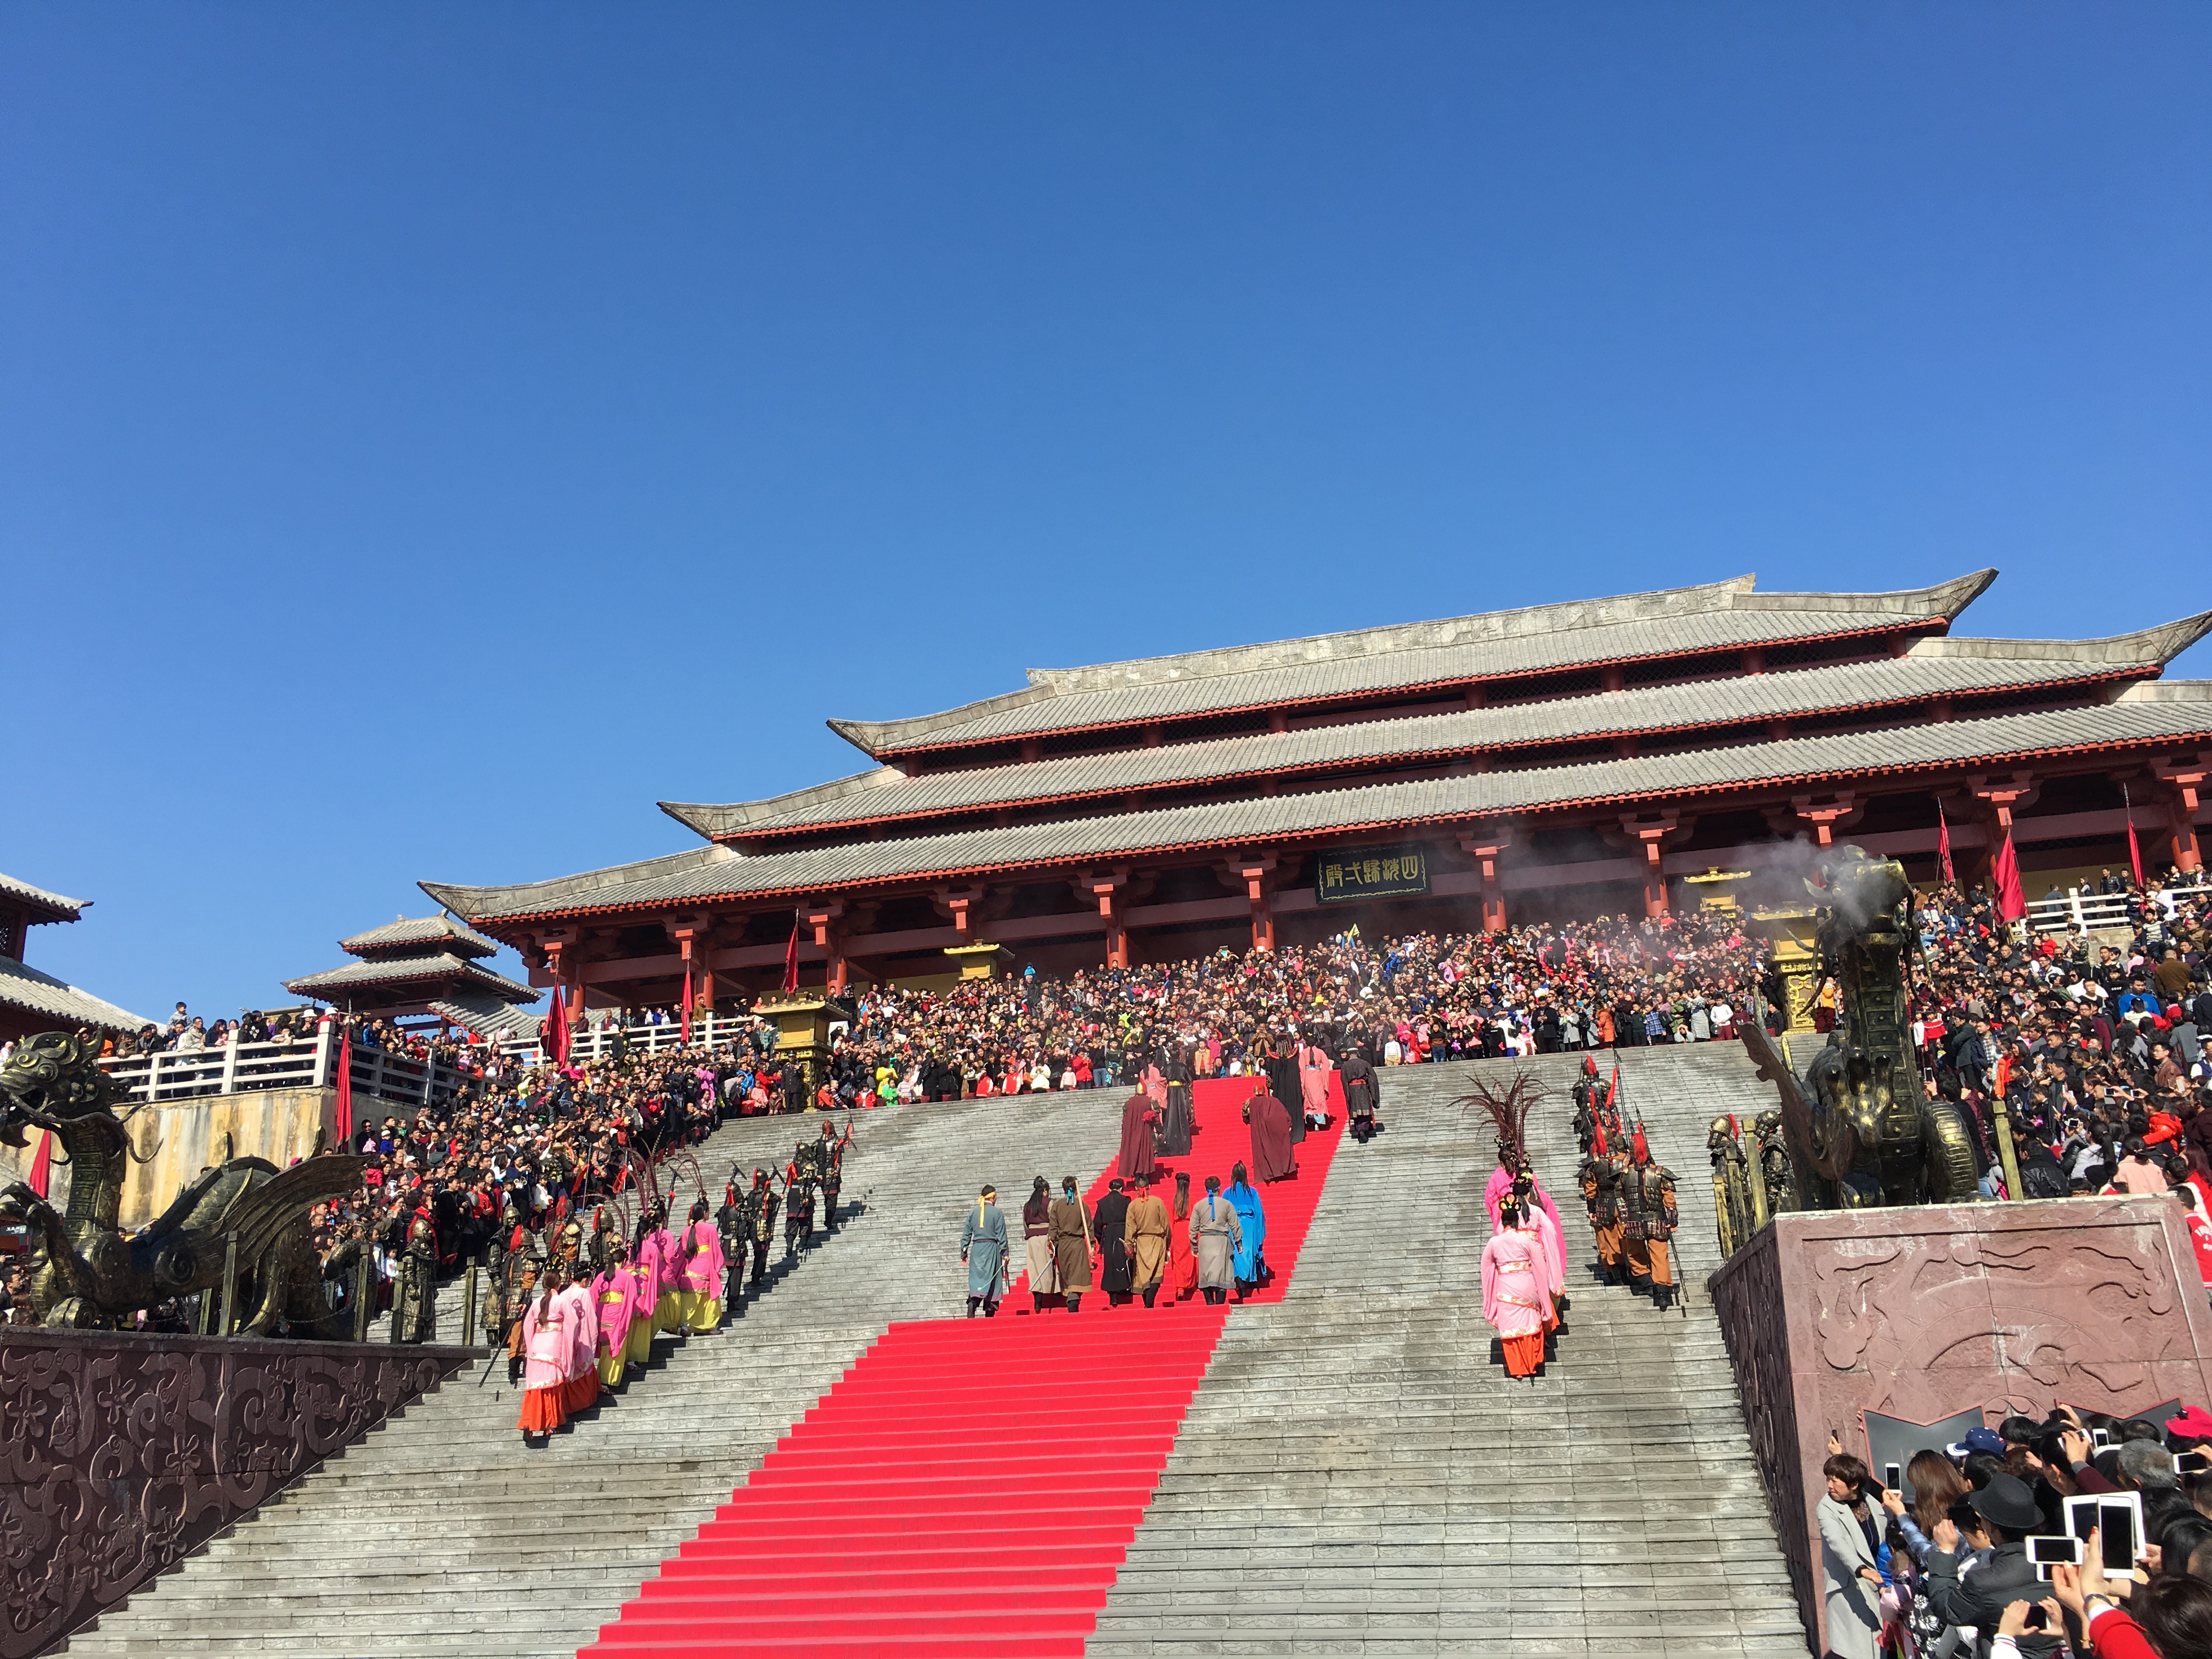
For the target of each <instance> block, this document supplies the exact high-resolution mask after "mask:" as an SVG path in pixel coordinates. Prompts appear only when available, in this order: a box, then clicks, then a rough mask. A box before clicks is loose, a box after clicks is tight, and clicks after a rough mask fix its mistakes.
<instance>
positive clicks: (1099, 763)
mask: <svg viewBox="0 0 2212 1659" xmlns="http://www.w3.org/2000/svg"><path fill="white" fill-rule="evenodd" d="M1995 576H1996V572H1994V571H1988V570H1984V571H1979V572H1977V573H1975V574H1972V575H1966V576H1961V577H1959V578H1958V579H1956V580H1952V581H1947V582H1943V583H1941V584H1939V585H1937V586H1933V587H1924V588H1916V589H1911V590H1907V591H1904V592H1887V593H1764V592H1759V591H1758V589H1757V587H1756V586H1755V585H1754V582H1753V578H1751V577H1749V576H1743V577H1739V578H1737V579H1735V580H1729V581H1723V582H1716V583H1712V584H1710V585H1708V586H1698V587H1685V588H1675V589H1672V590H1669V591H1667V592H1656V593H1637V594H1630V595H1626V596H1625V597H1621V598H1617V599H1593V600H1589V601H1585V602H1581V603H1576V604H1568V605H1539V606H1534V607H1531V608H1529V609H1526V610H1520V611H1495V612H1491V613H1488V614H1486V615H1482V616H1474V617H1455V618H1451V619H1449V620H1446V621H1441V622H1428V623H1409V624H1407V625H1404V626H1400V627H1391V628H1376V629H1361V630H1358V631H1356V632H1352V633H1344V634H1326V635H1316V636H1315V637H1312V638H1309V639H1300V640H1288V641H1281V642H1279V643H1276V644H1271V645H1249V646H1238V647H1229V648H1227V649H1223V650H1217V651H1203V652H1196V653H1191V654H1188V655H1185V656H1176V657H1157V658H1149V659H1143V660H1139V661H1134V662H1119V663H1107V664H1103V665H1099V666H1097V667H1091V668H1073V669H1039V670H1032V671H1030V676H1029V680H1030V683H1029V684H1027V685H1026V686H1024V687H1023V688H1022V689H1020V690H1016V691H1012V692H1008V693H1006V695H1004V696H997V697H992V698H988V699H987V700H985V701H983V702H976V703H970V704H969V705H968V706H966V707H964V708H953V709H948V710H946V711H945V712H944V713H942V714H921V715H916V716H914V717H911V718H908V719H905V720H882V721H862V720H831V721H830V722H829V725H830V726H831V728H832V729H833V730H835V731H836V732H838V733H839V734H840V735H842V737H844V738H846V739H848V741H849V742H851V743H852V744H854V747H856V748H858V749H860V750H862V751H864V752H865V753H866V755H867V756H868V757H869V759H870V761H871V762H872V765H871V766H870V767H869V768H868V769H866V770H865V771H861V772H858V773H855V774H854V775H852V776H849V777H845V778H840V779H838V780H836V781H834V782H830V783H825V784H822V785H820V786H818V787H814V788H811V789H804V790H800V791H799V792H797V793H793V794H788V795H781V796H778V797H776V798H775V799H769V800H754V801H739V802H736V803H733V804H730V805H678V804H673V803H663V804H662V808H661V810H662V811H665V812H667V813H669V814H670V815H671V817H675V818H677V819H678V821H679V822H681V823H684V824H685V825H687V826H689V827H690V829H693V830H694V831H696V833H697V834H698V836H700V839H701V844H700V845H699V846H698V847H696V848H693V849H691V850H690V851H689V852H684V853H678V854H673V855H671V856H668V857H664V858H656V859H649V860H644V861H643V862H641V863H636V864H628V865H622V866H617V867H615V868H613V869H608V870H593V871H590V872H586V873H584V874H581V875H574V876H565V877H562V878H558V879H556V880H551V881H538V882H529V883H525V884H520V885H515V886H501V887H466V886H458V885H452V884H444V883H436V882H425V883H424V884H422V885H423V887H424V890H426V891H427V892H428V893H429V894H430V896H432V897H433V898H435V899H436V900H437V901H438V902H440V903H441V904H443V905H445V906H446V907H447V908H448V909H449V910H451V911H452V912H453V913H454V914H456V915H459V916H461V917H462V918H464V919H465V921H467V922H468V923H469V924H470V925H471V927H475V928H477V929H479V930H481V931H482V932H483V933H486V934H489V935H491V936H493V937H495V938H497V939H504V940H507V941H509V942H511V943H512V944H513V945H516V946H517V947H518V948H520V951H522V953H523V955H524V957H525V958H526V960H527V961H528V962H529V963H531V964H532V977H533V979H535V980H537V981H538V982H540V983H548V982H551V981H556V980H557V981H560V982H561V983H562V984H563V985H564V986H565V987H567V989H568V998H569V1006H571V1007H572V1008H573V1007H575V1006H579V1004H580V1003H581V1002H583V1001H585V1000H588V1001H589V1003H591V1004H592V1005H593V1006H599V1005H606V1004H612V1003H625V1002H626V1003H633V1004H635V1003H648V1002H671V1001H673V1000H677V999H678V997H680V996H681V995H682V994H683V987H684V984H685V983H686V975H687V972H688V974H689V975H690V984H691V985H692V987H693V990H694V994H695V995H696V996H697V997H698V998H699V999H700V1000H714V1001H717V1002H720V1003H721V1004H723V1005H725V1006H727V1005H729V1004H731V1003H732V1002H736V1001H742V1000H745V999H747V998H750V996H752V995H754V994H757V993H758V992H760V991H762V990H763V989H766V988H769V987H773V986H774V985H775V982H776V981H777V980H778V978H779V976H780V975H781V970H782V965H783V960H784V953H785V948H786V944H787V939H789V936H790V933H791V931H792V928H793V921H794V917H797V918H798V919H799V931H800V937H801V939H802V940H803V948H802V951H801V960H802V963H804V964H805V970H804V971H805V977H806V979H807V980H808V981H811V982H813V983H817V984H819V983H823V982H824V981H826V982H827V984H828V985H829V987H831V988H833V989H836V988H843V987H845V986H846V985H847V984H848V981H852V980H854V979H855V978H864V979H867V980H873V981H886V980H907V979H913V978H922V977H933V976H937V975H942V974H943V973H944V972H945V969H946V966H947V962H946V958H945V954H944V953H945V950H946V948H947V947H949V946H957V945H975V944H980V943H984V942H988V943H992V944H996V945H1000V946H1002V947H1005V948H1006V950H1008V951H1011V952H1012V955H1013V959H1014V960H1015V961H1017V962H1033V963H1037V964H1039V965H1040V966H1041V967H1042V968H1043V969H1048V970H1065V969H1070V968H1074V967H1079V966H1085V965H1092V966H1095V965H1097V964H1101V963H1123V964H1126V963H1131V962H1141V961H1149V960H1159V959H1165V958H1171V957H1187V956H1190V955H1194V954H1196V953H1197V952H1199V951H1206V950H1211V949H1213V948H1215V947H1217V946H1219V945H1236V946H1239V947H1241V946H1243V945H1248V944H1257V945H1282V944H1285V943H1289V942H1293V941H1298V940H1304V939H1315V938H1318V937H1322V936H1325V935H1327V934H1330V933H1338V932H1340V931H1342V930H1343V929H1344V928H1346V927H1348V926H1350V925H1352V923H1354V922H1357V923H1358V924H1359V925H1360V927H1361V928H1362V930H1363V931H1364V932H1367V933H1375V932H1376V931H1378V930H1380V931H1383V932H1391V931H1405V930H1407V929H1410V928H1414V927H1453V928H1472V927H1492V928H1496V927H1504V926H1505V925H1507V923H1508V922H1509V921H1520V920H1529V919H1536V918H1542V917H1547V916H1586V915H1594V914H1595V913H1597V912H1600V911H1620V910H1622V909H1625V908H1632V909H1641V910H1644V911H1647V912H1661V911H1664V910H1666V909H1667V908H1669V907H1670V906H1673V905H1678V904H1680V903H1683V902H1686V899H1685V891H1686V890H1685V889H1683V887H1682V886H1681V881H1682V878H1686V877H1687V876H1690V875H1692V874H1695V873H1698V872H1704V871H1706V870H1708V869H1711V868H1713V867H1715V866H1718V867H1721V868H1723V869H1726V868H1729V867H1735V868H1750V867H1755V866H1757V865H1758V864H1759V862H1760V861H1761V860H1762V859H1767V860H1771V858H1772V857H1773V856H1774V850H1775V848H1776V846H1777V844H1778V843H1781V842H1790V841H1795V840H1800V839H1802V840H1807V841H1810V842H1816V843H1818V844H1821V845H1826V844H1827V843H1829V842H1832V841H1833V840H1837V839H1840V838H1848V839H1850V840H1852V841H1855V842H1858V843H1860V844H1861V845H1863V846H1864V847H1866V848H1868V849H1869V850H1870V851H1873V852H1875V853H1879V854H1890V855H1893V856H1895V857H1898V858H1899V859H1901V860H1904V861H1905V865H1906V866H1907V868H1908V869H1909V870H1910V871H1911V872H1912V873H1913V874H1914V875H1915V876H1916V877H1917V878H1923V879H1932V878H1933V877H1934V875H1935V873H1936V842H1937V835H1938V828H1937V825H1938V809H1939V807H1940V808H1941V810H1942V813H1943V814H1944V816H1945V817H1946V818H1947V820H1948V827H1949V834H1950V836H1951V845H1952V848H1953V852H1954V858H1955V859H1956V860H1957V861H1958V863H1959V865H1960V876H1961V877H1962V878H1967V879H1972V878H1975V877H1977V876H1978V875H1980V874H1983V873H1984V872H1986V871H1987V868H1988V865H1989V860H1990V858H1991V857H1992V856H1993V855H1994V854H1995V852H1996V850H1997V848H1999V847H2000V846H2001V845H2002V839H2003V837H2004V836H2007V835H2010V836H2012V838H2013V841H2014V844H2015V850H2016V852H2017V853H2018V854H2019V857H2020V860H2021V864H2022V866H2024V867H2025V868H2026V869H2027V870H2028V871H2029V872H2035V871H2037V870H2054V869H2059V868H2073V867H2078V866H2083V865H2089V864H2095V863H2098V862H2100V861H2102V862H2118V861H2121V860H2124V859H2125V857H2126V839H2125V837H2126V833H2127V826H2128V823H2129V822H2130V818H2132V821H2133V823H2134V824H2135V826H2136V831H2137V833H2138V835H2139V836H2141V837H2142V842H2143V848H2144V852H2145V855H2146V857H2147V858H2154V859H2156V860H2159V861H2160V862H2161V863H2162V862H2164V861H2166V860H2168V859H2171V860H2173V861H2175V862H2178V863H2179V864H2181V865H2182V866H2185V867H2193V866H2195V865H2196V864H2197V861H2198V842H2197V829H2198V824H2199V822H2200V820H2201V818H2202V817H2203V811H2204V808H2203V782H2204V777H2205V772H2206V768H2207V762H2208V759H2212V682H2207V681H2197V680H2191V681H2165V680H2161V679H2160V673H2161V671H2163V669H2164V667H2165V665H2166V663H2167V662H2168V661H2169V660H2170V659H2172V657H2173V656H2174V655H2176V654H2177V653H2179V652H2180V651H2182V650H2184V649H2185V648H2186V647H2188V646H2190V645H2191V644H2193V643H2194V642H2195V641H2197V640H2198V639H2200V638H2202V637H2203V635H2205V633H2206V632H2207V631H2208V630H2212V613H2207V614H2206V615H2203V616H2198V617H2191V618H2188V619H2186V620H2184V621H2180V622H2173V623H2166V624H2165V625H2163V626H2161V627H2157V628H2151V629H2145V630H2144V631H2142V633H2138V634H2129V635H2122V636H2120V637H2118V638H2113V639H2100V640H1998V639H1972V638H1954V637H1953V636H1952V634H1951V629H1952V625H1953V623H1954V622H1955V621H1956V620H1957V619H1958V617H1959V615H1960V612H1961V611H1964V610H1965V609H1966V606H1967V605H1968V604H1970V603H1971V602H1972V600H1973V599H1975V598H1976V597H1977V596H1978V595H1979V594H1980V593H1981V592H1983V591H1984V589H1985V588H1986V587H1987V586H1989V584H1990V581H1991V580H1994V579H1995ZM1001 959H1002V960H1003V959H1004V958H1001Z"/></svg>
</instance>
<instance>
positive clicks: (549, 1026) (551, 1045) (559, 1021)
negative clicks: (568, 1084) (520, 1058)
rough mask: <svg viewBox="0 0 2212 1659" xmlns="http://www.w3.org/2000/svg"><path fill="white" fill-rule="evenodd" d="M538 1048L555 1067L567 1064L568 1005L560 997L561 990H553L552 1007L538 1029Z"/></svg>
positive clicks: (557, 988)
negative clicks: (542, 1050) (541, 1049)
mask: <svg viewBox="0 0 2212 1659" xmlns="http://www.w3.org/2000/svg"><path fill="white" fill-rule="evenodd" d="M538 1046H539V1047H540V1048H543V1049H544V1050H545V1057H546V1058H547V1059H548V1060H551V1061H552V1062H553V1063H554V1064H555V1065H556V1066H566V1065H567V1064H568V1001H567V999H565V998H564V997H562V994H561V987H559V986H558V985H556V986H555V987H553V1006H552V1009H551V1011H550V1012H548V1013H547V1014H546V1016H545V1021H544V1024H542V1025H540V1026H539V1027H538Z"/></svg>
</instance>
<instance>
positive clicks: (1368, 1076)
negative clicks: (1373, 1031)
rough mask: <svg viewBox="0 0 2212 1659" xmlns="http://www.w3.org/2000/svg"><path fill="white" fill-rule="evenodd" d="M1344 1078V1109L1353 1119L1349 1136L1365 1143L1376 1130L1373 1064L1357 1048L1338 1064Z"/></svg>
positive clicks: (1360, 1142)
mask: <svg viewBox="0 0 2212 1659" xmlns="http://www.w3.org/2000/svg"><path fill="white" fill-rule="evenodd" d="M1336 1069H1337V1072H1338V1073H1339V1074H1340V1076H1341V1077H1342V1079H1343V1080H1344V1111H1345V1115H1346V1117H1348V1118H1350V1119H1351V1120H1352V1139H1354V1140H1357V1141H1358V1143H1359V1144H1360V1145H1361V1146H1365V1145H1366V1144H1367V1142H1368V1139H1370V1137H1371V1136H1372V1135H1373V1134H1374V1133H1375V1130H1376V1124H1377V1119H1376V1112H1375V1067H1374V1066H1371V1065H1370V1064H1369V1063H1368V1059H1367V1056H1366V1054H1364V1053H1363V1052H1362V1051H1360V1050H1359V1049H1358V1048H1354V1049H1352V1051H1351V1052H1350V1053H1349V1054H1346V1055H1345V1057H1344V1059H1343V1060H1342V1061H1341V1062H1340V1064H1339V1065H1338V1066H1337V1068H1336Z"/></svg>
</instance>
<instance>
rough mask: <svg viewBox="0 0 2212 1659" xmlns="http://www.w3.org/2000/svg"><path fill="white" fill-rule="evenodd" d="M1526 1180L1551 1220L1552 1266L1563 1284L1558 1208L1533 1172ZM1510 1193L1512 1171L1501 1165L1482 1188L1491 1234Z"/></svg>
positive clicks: (1564, 1252) (1564, 1264) (1564, 1266)
mask: <svg viewBox="0 0 2212 1659" xmlns="http://www.w3.org/2000/svg"><path fill="white" fill-rule="evenodd" d="M1528 1178H1529V1181H1530V1182H1531V1183H1532V1190H1533V1191H1534V1194H1535V1196H1536V1202H1537V1204H1538V1205H1539V1206H1541V1208H1542V1210H1543V1212H1544V1213H1545V1214H1546V1215H1547V1216H1549V1217H1550V1218H1552V1237H1553V1239H1554V1240H1556V1241H1558V1255H1557V1258H1556V1260H1555V1261H1554V1262H1553V1266H1554V1267H1557V1268H1558V1269H1559V1279H1560V1282H1561V1283H1562V1284H1564V1283H1565V1280H1566V1277H1567V1247H1566V1240H1565V1234H1563V1233H1562V1232H1560V1231H1559V1206H1558V1205H1556V1204H1554V1203H1553V1202H1552V1195H1551V1194H1549V1193H1547V1192H1546V1191H1545V1190H1544V1188H1543V1187H1542V1185H1541V1183H1540V1182H1536V1178H1535V1175H1534V1171H1531V1172H1530V1174H1529V1177H1528ZM1512 1191H1513V1171H1512V1170H1509V1169H1507V1168H1506V1167H1505V1166H1504V1164H1499V1165H1498V1167H1497V1168H1496V1169H1494V1170H1492V1171H1491V1172H1490V1184H1489V1185H1488V1186H1487V1187H1486V1188H1483V1193H1482V1202H1483V1206H1484V1207H1485V1208H1486V1209H1487V1210H1488V1211H1489V1212H1490V1226H1491V1231H1493V1232H1494V1231H1497V1229H1498V1225H1499V1224H1498V1205H1499V1204H1500V1203H1502V1202H1503V1201H1504V1200H1505V1199H1506V1198H1507V1197H1508V1196H1509V1195H1510V1194H1511V1193H1512Z"/></svg>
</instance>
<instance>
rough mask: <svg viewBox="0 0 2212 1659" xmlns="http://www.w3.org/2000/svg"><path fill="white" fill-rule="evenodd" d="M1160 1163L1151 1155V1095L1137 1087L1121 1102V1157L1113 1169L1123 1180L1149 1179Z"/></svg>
mask: <svg viewBox="0 0 2212 1659" xmlns="http://www.w3.org/2000/svg"><path fill="white" fill-rule="evenodd" d="M1159 1167H1160V1166H1159V1160H1158V1159H1157V1158H1154V1157H1153V1156H1152V1097H1151V1096H1150V1095H1148V1094H1146V1092H1145V1091H1143V1090H1141V1089H1139V1091H1137V1092H1136V1093H1135V1094H1133V1095H1131V1096H1130V1097H1129V1098H1128V1099H1127V1101H1125V1102H1124V1103H1122V1106H1121V1163H1120V1164H1118V1165H1117V1166H1116V1168H1115V1174H1117V1175H1119V1176H1121V1179H1122V1180H1124V1181H1134V1180H1136V1179H1137V1178H1138V1177H1139V1176H1143V1177H1144V1178H1145V1179H1146V1180H1147V1181H1149V1180H1151V1179H1152V1176H1155V1175H1157V1174H1158V1173H1159Z"/></svg>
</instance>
